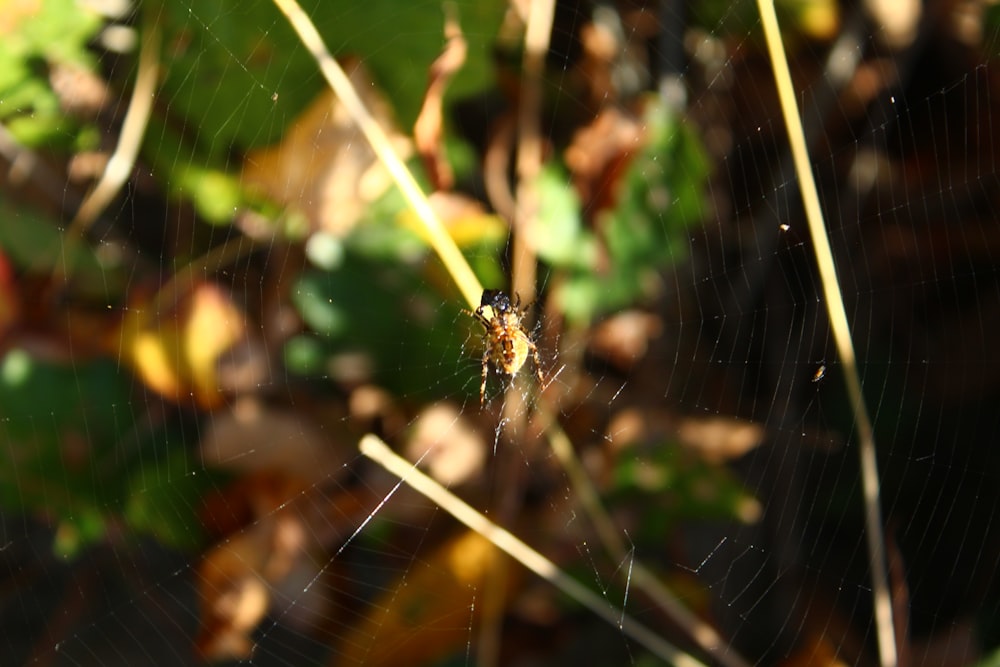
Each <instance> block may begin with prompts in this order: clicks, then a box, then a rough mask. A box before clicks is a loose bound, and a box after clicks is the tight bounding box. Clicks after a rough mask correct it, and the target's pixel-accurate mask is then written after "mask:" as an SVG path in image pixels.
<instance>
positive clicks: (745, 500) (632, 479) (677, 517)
mask: <svg viewBox="0 0 1000 667" xmlns="http://www.w3.org/2000/svg"><path fill="white" fill-rule="evenodd" d="M650 452H651V453H650V454H649V455H647V456H643V455H637V456H629V457H625V458H622V459H621V460H620V461H619V462H618V465H617V466H616V467H615V471H614V484H613V489H612V491H611V496H612V502H620V503H628V502H637V503H641V506H642V511H641V512H640V513H639V514H638V515H637V516H638V519H639V530H638V534H637V535H635V536H634V537H635V538H636V539H637V540H638V541H641V542H643V543H645V544H652V545H657V544H661V543H662V542H663V540H664V539H665V536H666V535H670V534H671V531H672V530H673V528H675V527H676V526H677V524H678V523H679V522H681V521H684V520H690V519H692V518H695V517H696V518H697V519H698V520H709V521H722V520H730V521H739V520H741V519H742V517H744V516H745V513H746V508H747V507H748V505H749V504H752V503H756V500H754V499H753V497H752V496H750V495H749V494H748V493H747V492H746V490H745V489H744V488H743V484H742V483H741V482H740V481H739V479H737V478H736V476H735V475H733V474H732V473H731V472H729V471H728V470H726V469H725V468H722V467H720V466H717V465H712V464H710V463H706V462H705V461H702V460H700V459H699V458H698V457H697V456H695V455H693V454H691V453H690V452H687V451H685V450H684V448H683V447H681V446H679V445H677V444H675V443H664V444H662V445H660V446H658V447H653V448H651V450H650Z"/></svg>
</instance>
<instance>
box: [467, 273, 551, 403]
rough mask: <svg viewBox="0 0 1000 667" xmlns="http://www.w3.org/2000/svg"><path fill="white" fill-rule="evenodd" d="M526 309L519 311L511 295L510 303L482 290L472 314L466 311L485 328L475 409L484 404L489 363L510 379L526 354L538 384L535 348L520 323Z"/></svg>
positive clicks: (503, 296)
mask: <svg viewBox="0 0 1000 667" xmlns="http://www.w3.org/2000/svg"><path fill="white" fill-rule="evenodd" d="M526 310H527V308H521V297H520V296H518V295H517V294H514V303H513V304H512V303H511V301H510V298H509V297H508V296H507V295H506V294H504V293H503V292H502V291H501V290H495V289H488V290H483V297H482V299H481V300H480V302H479V307H478V308H476V311H475V312H471V311H466V312H467V313H469V314H470V315H472V316H473V317H475V318H476V319H477V320H479V322H480V323H481V324H482V325H483V327H485V329H486V332H485V333H484V334H483V344H484V346H485V348H486V349H485V350H484V352H483V381H482V384H480V385H479V405H480V407H482V405H483V403H484V402H485V400H486V376H487V374H488V373H489V364H490V361H492V362H493V366H494V367H495V368H496V369H497V370H498V371H500V372H501V373H504V374H506V375H509V376H511V377H513V376H514V375H515V374H516V373H517V372H518V371H519V370H521V368H522V367H523V366H524V364H525V362H526V361H527V360H528V354H529V353H530V354H531V358H532V360H533V361H534V363H535V374H536V375H537V376H538V382H539V383H542V366H541V363H540V362H539V360H538V348H537V347H535V344H534V343H533V342H532V341H531V337H530V336H529V335H528V332H527V331H525V330H524V325H523V324H522V320H523V319H524V313H525V311H526Z"/></svg>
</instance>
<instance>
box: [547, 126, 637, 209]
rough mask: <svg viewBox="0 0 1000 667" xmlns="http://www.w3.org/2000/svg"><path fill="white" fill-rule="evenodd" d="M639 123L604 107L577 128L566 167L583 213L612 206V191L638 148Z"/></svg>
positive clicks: (567, 149)
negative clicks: (570, 173) (570, 174)
mask: <svg viewBox="0 0 1000 667" xmlns="http://www.w3.org/2000/svg"><path fill="white" fill-rule="evenodd" d="M642 139H643V129H642V126H641V124H640V122H639V120H638V119H637V118H636V117H634V116H632V115H631V114H628V113H626V112H624V111H622V110H620V109H616V108H614V107H608V108H606V109H604V110H602V111H601V112H600V113H599V114H598V115H597V117H596V118H594V120H593V122H592V123H590V124H589V125H587V126H585V127H582V128H580V130H579V131H577V132H576V134H574V135H573V141H572V143H571V144H570V145H569V146H568V147H567V148H566V155H565V157H566V166H568V167H569V168H570V171H572V173H573V183H574V185H575V186H576V190H577V192H578V193H579V194H580V198H581V200H582V201H583V203H584V204H585V205H584V207H583V208H584V210H593V211H595V212H596V211H600V210H603V209H606V208H612V207H613V206H614V204H615V188H616V187H617V185H618V182H619V181H620V180H621V178H620V177H621V174H622V172H624V171H625V168H626V167H627V166H628V164H629V161H630V160H631V157H632V155H634V154H635V152H636V151H638V150H639V149H640V148H641V147H642V145H641V144H642Z"/></svg>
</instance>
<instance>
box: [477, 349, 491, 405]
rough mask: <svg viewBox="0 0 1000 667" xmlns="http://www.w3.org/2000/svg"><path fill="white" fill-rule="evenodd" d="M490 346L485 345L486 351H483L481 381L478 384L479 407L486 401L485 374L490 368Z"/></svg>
mask: <svg viewBox="0 0 1000 667" xmlns="http://www.w3.org/2000/svg"><path fill="white" fill-rule="evenodd" d="M489 363H490V348H489V347H487V348H486V351H485V352H483V381H482V383H480V385H479V407H483V405H484V404H485V403H486V376H487V375H488V374H489V370H490V366H489Z"/></svg>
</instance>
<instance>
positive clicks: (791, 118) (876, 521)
mask: <svg viewBox="0 0 1000 667" xmlns="http://www.w3.org/2000/svg"><path fill="white" fill-rule="evenodd" d="M757 7H758V9H759V11H760V16H761V20H762V22H763V25H764V36H765V38H766V41H767V48H768V52H769V53H770V55H771V65H772V67H773V68H774V79H775V83H776V84H777V86H778V96H779V98H780V100H781V110H782V114H783V115H784V117H785V126H786V128H787V129H788V139H789V143H790V145H791V150H792V157H793V159H794V160H795V170H796V173H797V174H798V177H799V188H800V190H801V192H802V200H803V203H804V205H805V210H806V219H807V220H808V223H809V234H810V236H811V238H812V242H813V248H814V249H815V252H816V263H817V264H818V266H819V274H820V280H821V282H822V284H823V296H824V301H825V302H826V308H827V313H828V314H829V317H830V326H831V328H832V329H833V338H834V341H835V343H836V345H837V354H838V355H839V357H840V361H841V363H842V364H843V368H844V378H845V381H846V383H847V393H848V396H849V398H850V402H851V406H852V410H853V413H854V422H855V428H856V429H857V432H858V440H859V443H860V447H859V454H860V457H861V484H862V490H863V493H864V503H865V534H866V536H867V538H868V557H869V569H870V570H871V573H872V596H873V597H874V608H875V626H876V634H877V636H878V648H879V657H880V659H881V664H882V667H895V666H896V664H897V663H898V657H897V654H896V641H895V634H894V630H893V627H894V626H893V619H892V600H891V599H890V597H889V586H888V574H887V572H886V554H885V534H884V531H883V529H882V512H881V507H880V499H879V495H880V494H879V479H878V464H877V462H876V459H875V438H874V435H873V432H872V423H871V417H869V415H868V408H867V407H866V406H865V400H864V394H863V392H862V388H861V377H860V375H859V374H858V365H857V358H856V356H855V353H854V342H853V341H852V340H851V328H850V324H849V323H848V320H847V310H846V309H845V308H844V299H843V296H842V294H841V291H840V283H839V281H838V279H837V269H836V266H835V265H834V263H833V251H832V250H831V249H830V239H829V237H828V236H827V234H826V226H825V225H824V222H823V212H822V210H821V208H820V204H819V193H818V191H817V189H816V181H815V179H814V178H813V173H812V167H811V164H810V162H809V153H808V150H807V148H806V140H805V135H804V133H803V131H802V120H801V117H800V115H799V111H798V106H797V104H796V102H795V89H794V88H793V86H792V75H791V73H790V72H789V70H788V59H787V57H786V55H785V50H784V46H783V45H782V42H781V32H780V30H779V29H778V17H777V15H776V14H775V11H774V3H773V2H769V1H768V0H757Z"/></svg>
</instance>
